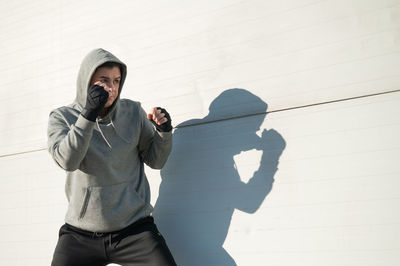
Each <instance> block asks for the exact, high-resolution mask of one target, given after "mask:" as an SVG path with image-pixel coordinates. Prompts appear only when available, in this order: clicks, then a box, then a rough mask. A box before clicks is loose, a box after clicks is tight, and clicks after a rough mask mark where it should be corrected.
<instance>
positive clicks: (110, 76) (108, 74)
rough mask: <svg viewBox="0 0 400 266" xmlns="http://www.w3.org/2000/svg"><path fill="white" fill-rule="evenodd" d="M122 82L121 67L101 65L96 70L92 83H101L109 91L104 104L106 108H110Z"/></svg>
mask: <svg viewBox="0 0 400 266" xmlns="http://www.w3.org/2000/svg"><path fill="white" fill-rule="evenodd" d="M120 82H121V71H120V70H119V67H112V68H110V67H99V68H98V69H96V72H94V74H93V76H92V79H91V81H90V85H91V86H92V85H99V86H102V87H103V88H104V89H105V90H106V91H108V94H109V95H108V100H107V102H106V104H105V105H104V107H105V108H108V107H110V106H111V105H112V104H113V102H114V101H115V99H117V97H118V93H119V85H120Z"/></svg>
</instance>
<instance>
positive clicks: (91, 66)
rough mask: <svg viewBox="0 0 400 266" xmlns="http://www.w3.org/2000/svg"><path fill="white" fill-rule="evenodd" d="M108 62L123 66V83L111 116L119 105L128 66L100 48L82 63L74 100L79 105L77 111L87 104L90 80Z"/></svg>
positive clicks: (110, 111) (87, 56) (112, 107)
mask: <svg viewBox="0 0 400 266" xmlns="http://www.w3.org/2000/svg"><path fill="white" fill-rule="evenodd" d="M106 62H114V63H118V64H120V65H121V67H120V69H121V82H120V86H119V93H118V97H117V99H115V101H114V103H113V104H112V106H110V109H109V112H108V113H109V114H110V113H112V111H113V110H114V109H115V106H116V105H117V103H118V101H119V97H120V94H121V91H122V86H123V85H124V82H125V78H126V72H127V69H126V65H125V64H124V63H123V62H122V61H121V60H119V59H118V58H117V57H116V56H114V55H113V54H112V53H110V52H108V51H106V50H104V49H101V48H98V49H95V50H93V51H91V52H90V53H89V54H87V55H86V56H85V58H84V59H83V61H82V63H81V67H80V69H79V73H78V80H77V84H76V88H77V90H76V98H75V100H74V105H75V104H77V105H78V106H77V109H79V110H80V111H81V110H82V109H83V107H84V106H85V104H86V97H87V92H88V88H89V86H90V80H91V78H92V76H93V74H94V72H95V71H96V69H97V68H98V67H99V66H101V65H102V64H104V63H106Z"/></svg>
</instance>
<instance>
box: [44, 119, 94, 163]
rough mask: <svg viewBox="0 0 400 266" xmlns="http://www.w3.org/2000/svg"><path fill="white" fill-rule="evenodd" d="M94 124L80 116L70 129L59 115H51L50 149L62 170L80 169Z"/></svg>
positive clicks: (49, 130)
mask: <svg viewBox="0 0 400 266" xmlns="http://www.w3.org/2000/svg"><path fill="white" fill-rule="evenodd" d="M63 123H64V124H63ZM94 124H95V123H94V122H91V121H89V120H87V119H86V118H84V117H83V116H82V115H79V116H78V120H77V121H76V123H75V124H74V125H71V126H70V127H68V126H67V125H66V124H65V122H64V121H62V120H61V119H60V117H59V115H58V114H55V113H52V114H51V115H50V120H49V129H48V138H49V141H48V149H49V152H50V154H51V155H52V157H53V159H54V160H55V161H56V162H57V164H58V165H59V166H60V167H61V168H63V169H64V170H66V171H74V170H76V169H78V168H79V166H80V164H81V162H82V160H83V158H84V157H85V155H86V152H87V150H88V147H89V143H90V140H91V138H92V134H93V128H94Z"/></svg>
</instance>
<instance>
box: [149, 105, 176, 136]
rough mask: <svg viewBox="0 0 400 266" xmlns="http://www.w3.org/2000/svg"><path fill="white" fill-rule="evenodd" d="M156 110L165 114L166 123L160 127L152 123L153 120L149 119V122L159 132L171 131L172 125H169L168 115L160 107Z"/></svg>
mask: <svg viewBox="0 0 400 266" xmlns="http://www.w3.org/2000/svg"><path fill="white" fill-rule="evenodd" d="M157 110H161V113H164V114H165V116H164V117H165V118H167V119H168V121H167V122H165V123H163V124H161V125H157V123H156V122H154V121H153V119H151V120H150V121H151V122H152V123H153V125H154V126H155V127H156V129H157V130H158V131H160V132H169V131H171V130H172V124H171V116H170V115H169V114H168V112H167V111H166V110H165V109H164V108H161V107H157Z"/></svg>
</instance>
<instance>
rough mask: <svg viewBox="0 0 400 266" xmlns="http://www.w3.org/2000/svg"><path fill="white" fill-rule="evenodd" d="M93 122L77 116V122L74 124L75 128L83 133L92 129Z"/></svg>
mask: <svg viewBox="0 0 400 266" xmlns="http://www.w3.org/2000/svg"><path fill="white" fill-rule="evenodd" d="M94 125H95V122H93V121H90V120H88V119H86V118H85V117H84V116H83V115H82V114H80V115H79V116H78V120H76V122H75V127H77V128H80V129H82V130H84V131H89V130H92V129H93V128H94Z"/></svg>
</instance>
